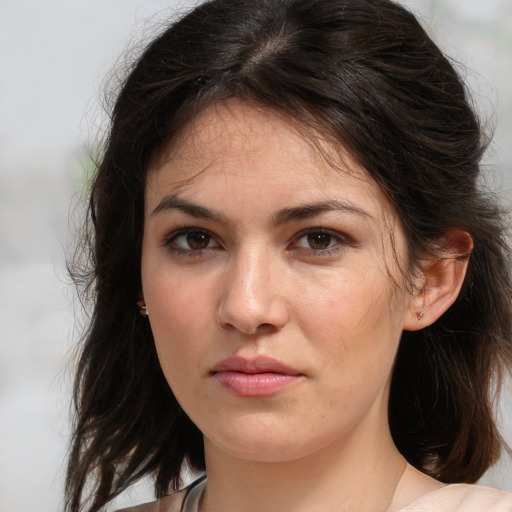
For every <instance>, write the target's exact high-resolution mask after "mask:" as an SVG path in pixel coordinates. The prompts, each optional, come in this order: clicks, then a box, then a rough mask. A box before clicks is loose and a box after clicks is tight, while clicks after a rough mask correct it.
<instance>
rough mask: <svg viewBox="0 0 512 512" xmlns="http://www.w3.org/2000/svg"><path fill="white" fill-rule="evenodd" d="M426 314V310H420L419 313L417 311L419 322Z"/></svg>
mask: <svg viewBox="0 0 512 512" xmlns="http://www.w3.org/2000/svg"><path fill="white" fill-rule="evenodd" d="M424 316H425V312H424V311H420V312H419V313H416V318H417V319H418V322H421V321H422V320H423V317H424Z"/></svg>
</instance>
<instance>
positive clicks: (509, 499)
mask: <svg viewBox="0 0 512 512" xmlns="http://www.w3.org/2000/svg"><path fill="white" fill-rule="evenodd" d="M484 510H485V511H486V512H512V494H511V493H509V492H505V491H499V490H497V489H491V488H490V487H481V486H479V485H469V484H452V485H446V486H445V487H442V488H441V489H438V490H437V491H433V492H431V493H428V494H426V495H425V496H422V497H421V498H419V499H417V500H415V501H414V502H413V503H411V504H409V505H408V506H406V507H404V508H403V509H401V512H482V511H484Z"/></svg>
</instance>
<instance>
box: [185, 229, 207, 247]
mask: <svg viewBox="0 0 512 512" xmlns="http://www.w3.org/2000/svg"><path fill="white" fill-rule="evenodd" d="M209 242H210V237H209V236H208V235H207V234H205V233H189V234H188V235H187V244H188V246H189V247H190V248H191V249H195V250H199V249H205V248H206V247H207V246H208V243H209Z"/></svg>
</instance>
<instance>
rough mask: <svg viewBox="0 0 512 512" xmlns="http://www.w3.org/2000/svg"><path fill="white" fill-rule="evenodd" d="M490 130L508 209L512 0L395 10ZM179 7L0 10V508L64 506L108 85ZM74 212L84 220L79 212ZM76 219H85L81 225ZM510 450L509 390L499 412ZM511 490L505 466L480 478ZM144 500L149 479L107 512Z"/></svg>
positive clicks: (17, 4) (23, 6) (18, 1)
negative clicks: (83, 198) (85, 242)
mask: <svg viewBox="0 0 512 512" xmlns="http://www.w3.org/2000/svg"><path fill="white" fill-rule="evenodd" d="M402 3H403V4H405V5H407V6H409V7H410V8H411V9H412V10H413V11H414V12H416V13H417V14H419V15H420V17H422V19H423V20H425V23H426V25H427V26H428V27H429V29H428V30H429V32H430V33H431V34H432V36H433V37H434V39H435V40H436V41H437V42H438V44H439V45H440V46H441V47H442V48H443V49H444V50H445V51H446V52H447V53H448V54H449V55H451V56H452V57H454V58H455V59H456V60H457V61H458V62H460V63H461V66H462V67H461V68H460V69H463V67H466V68H467V70H466V71H464V73H465V75H467V79H468V81H469V83H470V84H471V87H472V89H473V91H474V93H475V101H476V104H477V106H478V110H479V112H480V113H481V114H482V115H483V117H484V119H486V120H487V121H488V122H489V123H491V124H492V125H495V127H496V128H495V136H494V142H493V144H492V146H491V148H490V151H489V153H488V155H487V159H486V167H487V169H488V171H489V179H488V185H489V186H490V187H491V188H492V189H493V190H495V191H496V192H497V193H498V194H499V195H500V197H501V198H502V200H503V201H504V203H505V204H507V205H508V206H512V2H511V1H510V0H486V1H485V2H482V1H481V0H402ZM191 5H192V2H190V1H185V0H182V1H181V2H173V1H172V0H167V1H163V0H144V1H143V0H74V1H69V0H0V512H28V511H34V510H37V511H38V512H54V511H57V510H61V509H62V490H63V474H64V459H65V455H66V449H67V443H68V436H69V427H68V418H69V414H68V411H69V404H70V398H71V391H70V390H71V374H72V367H73V366H72V362H71V359H70V358H71V355H72V350H73V347H74V345H75V344H76V341H77V338H78V333H77V329H76V328H75V327H74V322H75V318H74V315H75V312H76V311H79V308H78V306H77V305H76V299H75V297H74V290H73V287H72V286H70V284H69V278H68V276H67V271H66V255H69V254H70V247H71V245H72V241H71V237H72V233H73V230H74V226H75V225H76V223H77V220H76V217H77V215H76V212H77V211H79V208H80V207H79V206H78V207H77V201H78V197H79V193H80V191H81V190H82V189H83V187H84V184H85V182H86V176H87V173H88V172H89V171H90V162H89V160H88V156H87V155H88V151H89V150H90V148H93V147H94V143H95V141H96V140H97V134H98V130H99V128H100V127H101V126H104V125H105V116H104V114H103V112H102V110H101V97H102V87H103V82H104V78H105V77H106V76H107V75H108V74H109V73H110V71H111V69H112V68H113V66H114V65H115V63H116V60H117V59H118V57H119V56H120V55H123V54H124V53H126V49H127V47H130V46H132V45H133V44H134V42H137V41H141V40H144V39H147V38H148V37H149V36H150V35H151V34H152V33H154V31H155V30H157V29H158V27H159V26H160V25H161V22H162V20H165V19H168V18H169V17H171V16H174V15H175V13H176V10H178V11H179V12H183V11H185V10H187V9H188V8H189V7H190V6H191ZM77 208H78V210H77ZM78 217H79V215H78ZM498 415H499V422H500V425H501V428H502V431H503V434H504V436H505V438H506V439H508V441H509V443H512V384H511V383H510V381H509V382H508V383H507V386H506V387H505V389H504V390H503V396H502V399H501V402H500V409H499V412H498ZM482 482H483V483H485V484H487V485H491V486H496V487H501V488H504V489H507V490H509V491H512V463H511V461H510V458H509V457H505V458H503V460H502V461H501V462H500V463H499V464H498V465H497V466H495V467H494V468H493V469H492V470H491V471H490V472H489V473H488V474H487V475H486V476H485V477H484V479H483V480H482ZM149 499H151V493H150V491H149V486H148V485H147V483H144V482H143V483H141V485H140V486H138V487H137V488H136V489H135V490H133V491H132V492H131V493H128V494H127V495H126V496H123V497H122V498H120V499H119V500H118V502H117V503H116V505H115V506H117V507H118V506H128V505H129V504H132V503H137V502H141V501H144V500H149Z"/></svg>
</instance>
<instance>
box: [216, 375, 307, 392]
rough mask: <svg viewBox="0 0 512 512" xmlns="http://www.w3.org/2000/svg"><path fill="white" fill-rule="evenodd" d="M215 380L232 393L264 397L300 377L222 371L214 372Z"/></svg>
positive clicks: (289, 384)
mask: <svg viewBox="0 0 512 512" xmlns="http://www.w3.org/2000/svg"><path fill="white" fill-rule="evenodd" d="M214 377H215V378H216V379H217V381H218V382H219V383H220V384H221V385H222V386H224V387H225V388H226V389H227V390H228V391H230V392H231V393H233V394H234V395H237V396H241V397H264V396H270V395H274V394H276V393H279V392H280V391H283V390H285V389H287V388H289V387H290V386H292V385H293V384H295V383H296V382H298V381H299V379H300V378H301V377H300V375H286V374H284V373H243V372H230V371H223V372H217V373H215V374H214Z"/></svg>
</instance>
